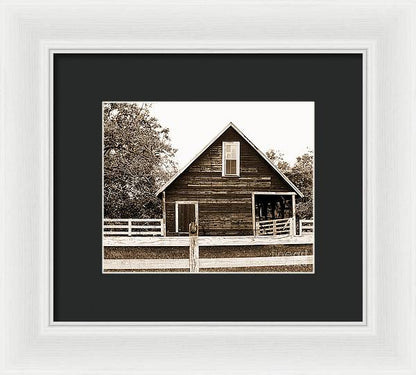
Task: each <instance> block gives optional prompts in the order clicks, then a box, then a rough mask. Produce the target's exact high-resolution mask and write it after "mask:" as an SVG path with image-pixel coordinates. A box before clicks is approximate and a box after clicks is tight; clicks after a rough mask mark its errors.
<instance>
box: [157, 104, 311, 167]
mask: <svg viewBox="0 0 416 375" xmlns="http://www.w3.org/2000/svg"><path fill="white" fill-rule="evenodd" d="M151 104H152V108H151V115H152V116H154V117H156V118H157V119H158V120H159V122H160V124H161V125H162V126H164V127H168V128H169V129H170V136H171V140H172V146H173V147H174V148H177V149H178V151H177V153H176V161H177V162H178V167H179V168H182V167H184V166H185V165H186V164H187V163H188V162H189V161H190V160H191V159H192V158H193V157H194V156H195V155H196V154H198V153H199V152H200V151H201V150H202V149H203V148H204V147H205V146H206V145H207V144H208V143H209V142H210V141H211V140H212V139H213V138H214V137H215V136H216V135H217V134H218V133H219V132H220V131H221V130H222V129H223V128H224V127H225V126H226V125H227V124H228V123H230V122H232V123H234V125H236V126H237V127H238V128H239V129H240V130H241V131H242V132H243V133H244V134H245V135H246V136H247V137H248V138H249V139H250V140H251V141H252V142H253V143H254V144H255V145H256V146H257V147H258V148H259V149H260V150H261V151H263V152H264V153H265V152H266V151H267V150H269V149H275V150H280V151H281V152H283V154H284V155H285V160H286V161H288V162H289V163H290V164H293V163H294V162H295V161H296V157H297V156H299V155H301V154H303V153H305V152H306V151H307V150H308V149H310V150H314V117H315V115H314V110H315V104H314V102H152V103H151Z"/></svg>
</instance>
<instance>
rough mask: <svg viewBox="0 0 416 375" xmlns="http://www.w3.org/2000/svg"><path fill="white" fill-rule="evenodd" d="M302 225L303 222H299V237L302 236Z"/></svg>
mask: <svg viewBox="0 0 416 375" xmlns="http://www.w3.org/2000/svg"><path fill="white" fill-rule="evenodd" d="M302 223H303V220H299V236H301V235H302Z"/></svg>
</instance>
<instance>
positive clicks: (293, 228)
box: [289, 217, 296, 237]
mask: <svg viewBox="0 0 416 375" xmlns="http://www.w3.org/2000/svg"><path fill="white" fill-rule="evenodd" d="M289 220H290V236H291V237H293V236H294V235H295V231H296V221H295V218H294V217H292V218H290V219H289Z"/></svg>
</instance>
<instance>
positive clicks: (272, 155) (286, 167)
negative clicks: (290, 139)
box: [266, 150, 290, 173]
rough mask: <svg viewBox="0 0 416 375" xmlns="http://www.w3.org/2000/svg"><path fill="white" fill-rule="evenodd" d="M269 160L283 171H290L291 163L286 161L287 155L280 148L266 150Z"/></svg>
mask: <svg viewBox="0 0 416 375" xmlns="http://www.w3.org/2000/svg"><path fill="white" fill-rule="evenodd" d="M266 156H267V157H268V158H269V160H270V161H271V162H272V163H273V164H274V165H276V166H277V168H279V169H280V170H281V171H282V172H283V173H286V172H289V171H290V164H289V163H288V162H287V161H285V155H284V154H283V152H281V151H279V150H269V151H267V152H266Z"/></svg>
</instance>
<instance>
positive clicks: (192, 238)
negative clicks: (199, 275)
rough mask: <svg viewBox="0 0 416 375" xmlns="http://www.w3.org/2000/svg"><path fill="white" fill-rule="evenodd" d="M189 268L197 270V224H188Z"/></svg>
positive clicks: (191, 270)
mask: <svg viewBox="0 0 416 375" xmlns="http://www.w3.org/2000/svg"><path fill="white" fill-rule="evenodd" d="M189 270H190V272H199V246H198V225H197V224H196V223H194V222H192V223H190V224H189Z"/></svg>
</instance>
